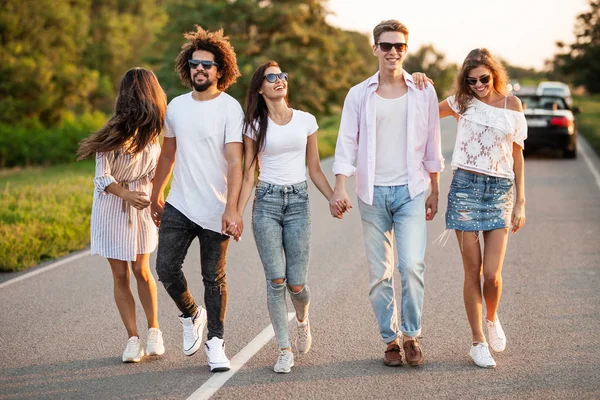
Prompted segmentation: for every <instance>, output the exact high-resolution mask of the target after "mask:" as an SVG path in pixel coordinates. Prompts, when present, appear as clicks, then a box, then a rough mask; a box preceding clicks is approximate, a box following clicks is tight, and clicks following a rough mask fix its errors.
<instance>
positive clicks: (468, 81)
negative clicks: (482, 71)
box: [467, 75, 492, 86]
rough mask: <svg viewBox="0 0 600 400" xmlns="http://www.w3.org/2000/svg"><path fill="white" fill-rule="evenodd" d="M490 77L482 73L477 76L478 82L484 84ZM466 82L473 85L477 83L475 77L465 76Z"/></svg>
mask: <svg viewBox="0 0 600 400" xmlns="http://www.w3.org/2000/svg"><path fill="white" fill-rule="evenodd" d="M490 79H492V77H491V76H490V75H482V76H480V77H479V82H481V83H483V84H484V85H485V84H486V83H489V82H490ZM467 83H468V84H469V85H471V86H475V85H477V78H471V77H467Z"/></svg>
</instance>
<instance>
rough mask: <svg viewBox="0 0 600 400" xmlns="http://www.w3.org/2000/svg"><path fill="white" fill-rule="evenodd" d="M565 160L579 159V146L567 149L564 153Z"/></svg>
mask: <svg viewBox="0 0 600 400" xmlns="http://www.w3.org/2000/svg"><path fill="white" fill-rule="evenodd" d="M563 157H564V158H577V145H575V146H573V149H572V150H570V149H565V150H564V152H563Z"/></svg>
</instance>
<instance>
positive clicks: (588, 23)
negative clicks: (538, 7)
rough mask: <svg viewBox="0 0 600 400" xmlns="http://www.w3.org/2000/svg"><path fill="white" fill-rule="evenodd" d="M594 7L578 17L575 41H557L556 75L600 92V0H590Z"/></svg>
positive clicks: (591, 5) (593, 91)
mask: <svg viewBox="0 0 600 400" xmlns="http://www.w3.org/2000/svg"><path fill="white" fill-rule="evenodd" d="M590 7H591V10H590V11H588V12H585V13H582V14H579V15H578V16H577V19H576V20H575V37H576V40H575V43H572V44H569V45H567V44H565V43H563V42H557V43H556V45H557V46H558V48H559V53H558V54H556V55H555V56H554V60H553V69H554V71H553V74H554V76H557V75H558V76H561V75H562V76H564V77H565V78H566V79H567V80H570V81H571V82H572V83H573V84H575V85H581V86H584V87H585V88H586V89H587V91H588V92H590V93H600V80H599V79H598V76H600V0H590Z"/></svg>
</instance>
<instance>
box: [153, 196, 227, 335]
mask: <svg viewBox="0 0 600 400" xmlns="http://www.w3.org/2000/svg"><path fill="white" fill-rule="evenodd" d="M196 237H197V238H198V240H199V241H200V266H201V268H202V281H203V283H204V306H205V307H206V316H207V320H208V321H207V325H208V335H207V337H208V340H210V339H212V338H213V337H215V336H216V337H218V338H219V339H223V332H224V324H225V312H226V310H227V280H226V276H225V275H226V272H225V269H226V266H227V246H228V244H229V236H226V235H221V234H220V233H217V232H214V231H211V230H208V229H204V228H202V227H201V226H200V225H197V224H196V223H194V222H192V221H191V220H190V219H188V218H187V217H186V216H185V215H183V214H182V213H181V212H180V211H179V210H177V209H176V208H175V207H173V206H172V205H170V204H169V203H166V204H165V210H164V213H163V215H162V219H161V223H160V228H159V230H158V252H157V255H156V273H157V274H158V280H159V281H160V282H161V283H162V284H163V286H164V287H165V289H166V290H167V293H169V296H171V298H172V299H173V301H174V302H175V304H176V305H177V308H179V310H180V311H181V313H182V314H183V316H184V317H186V318H189V317H192V316H194V315H195V314H196V311H197V309H198V306H197V305H196V302H195V301H194V298H193V296H192V294H191V293H190V291H189V289H188V285H187V280H186V278H185V274H184V273H183V260H184V259H185V256H186V255H187V252H188V249H189V247H190V245H191V244H192V241H193V240H194V239H195V238H196Z"/></svg>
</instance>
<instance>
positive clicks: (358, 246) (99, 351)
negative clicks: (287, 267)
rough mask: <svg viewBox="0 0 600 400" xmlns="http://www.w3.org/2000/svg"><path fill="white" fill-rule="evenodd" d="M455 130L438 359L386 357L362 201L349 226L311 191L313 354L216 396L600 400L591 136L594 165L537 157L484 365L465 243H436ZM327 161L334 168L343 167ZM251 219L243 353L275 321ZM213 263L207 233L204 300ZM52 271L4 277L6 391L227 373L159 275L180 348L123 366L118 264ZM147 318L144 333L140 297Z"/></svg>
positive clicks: (189, 262)
mask: <svg viewBox="0 0 600 400" xmlns="http://www.w3.org/2000/svg"><path fill="white" fill-rule="evenodd" d="M442 127H443V147H444V156H445V158H446V170H445V171H444V172H443V174H442V183H441V187H442V196H441V198H440V214H438V216H437V217H436V218H435V220H434V221H433V222H431V223H429V225H428V235H429V237H428V243H429V244H428V250H427V258H426V262H427V271H426V292H425V306H424V315H423V335H422V337H421V344H422V347H423V349H424V353H425V365H424V366H422V367H418V368H409V367H400V368H389V367H386V366H384V365H383V363H382V356H383V350H384V346H383V344H382V343H381V340H380V338H379V335H378V331H377V328H376V324H375V318H374V315H373V312H372V310H371V306H370V303H369V300H368V296H367V293H368V292H367V270H366V261H365V256H364V250H363V244H362V237H361V227H360V220H359V213H358V208H357V206H356V204H355V206H356V207H355V209H354V210H352V212H351V213H350V214H347V216H346V218H344V219H343V220H342V221H338V220H334V219H332V218H331V217H330V216H329V214H328V213H329V212H328V208H327V203H326V201H325V199H324V198H323V197H322V196H321V195H320V194H319V193H318V192H317V190H316V189H315V188H314V186H313V185H310V195H311V211H312V228H313V229H312V255H311V265H310V271H309V284H310V287H311V291H312V294H313V298H312V304H311V312H310V315H311V325H312V330H313V337H314V342H313V347H312V349H311V351H310V353H308V354H306V355H303V356H299V357H297V358H296V366H295V367H294V368H293V370H292V373H290V374H288V375H278V374H275V373H273V371H272V366H273V364H274V362H275V361H276V356H277V353H276V344H275V341H274V340H273V339H271V340H270V341H269V342H268V343H267V344H266V346H264V347H263V348H261V349H259V350H258V352H257V353H256V354H255V355H254V356H253V357H252V358H250V359H249V361H248V362H247V363H246V364H245V365H243V366H242V367H241V369H240V370H239V371H238V372H237V373H236V374H234V375H232V376H231V378H230V379H229V380H227V381H226V382H225V383H224V385H223V386H222V387H220V388H219V389H218V390H217V391H216V393H215V394H214V398H222V399H280V398H297V399H309V398H310V399H313V398H314V399H348V398H350V399H354V398H360V399H380V398H461V399H462V398H494V399H495V398H506V399H509V398H510V399H512V398H532V399H533V398H535V399H548V398H556V399H558V398H577V399H598V398H600V334H599V332H600V312H598V310H599V308H600V290H599V288H600V240H599V238H600V186H598V185H600V182H599V181H600V180H599V179H598V177H595V176H594V175H593V174H592V172H591V169H590V166H589V165H588V163H589V164H591V165H593V166H594V167H595V168H596V169H597V170H600V162H599V161H598V158H597V157H596V156H593V158H592V159H590V156H591V153H590V151H589V149H588V148H587V146H585V143H583V144H582V147H581V149H582V150H584V151H586V149H588V150H587V153H588V154H589V155H588V159H589V160H588V161H587V162H586V160H585V158H584V157H582V154H580V155H579V157H578V158H577V160H563V159H559V158H554V157H552V156H551V155H541V156H536V157H533V158H528V159H527V161H526V188H527V201H528V203H527V209H526V211H527V224H526V226H525V227H524V228H523V229H522V230H521V231H520V232H519V233H518V234H516V235H511V237H510V239H509V248H508V254H507V257H506V261H505V265H504V274H503V276H504V291H503V296H502V300H501V304H500V309H499V315H500V316H501V320H502V322H503V325H504V329H505V331H506V333H507V337H508V345H507V349H506V351H505V352H504V353H502V354H500V355H497V356H496V357H495V358H496V362H497V363H498V367H497V368H496V369H495V370H485V369H480V368H477V367H475V366H474V365H473V364H472V363H471V361H470V358H469V357H468V354H467V353H468V349H469V345H470V330H469V326H468V323H467V319H466V316H465V312H464V308H463V303H462V265H461V261H460V257H459V252H458V246H457V244H456V239H455V238H454V237H450V239H449V240H448V242H447V244H446V245H445V246H441V245H438V244H433V243H432V242H433V241H434V240H435V239H436V238H437V237H438V236H439V235H440V234H441V233H442V232H443V230H444V226H443V212H444V211H445V208H446V193H447V189H448V186H449V182H450V177H451V170H450V167H449V165H450V159H451V152H452V146H453V143H454V136H455V123H454V122H453V121H452V120H450V119H445V120H443V121H442ZM323 166H324V169H325V170H326V171H330V170H331V160H324V161H323ZM329 176H330V178H331V181H332V182H333V177H332V176H331V174H330V175H329ZM351 182H353V180H351ZM351 190H352V191H353V190H354V189H353V187H352V188H351ZM352 198H353V199H355V196H352ZM249 214H250V210H249V209H248V210H247V212H246V216H245V217H246V218H245V221H246V227H247V232H246V233H245V234H244V236H243V239H242V241H241V242H240V243H232V244H231V245H230V252H229V256H228V278H227V279H228V284H229V307H228V313H227V325H226V337H225V339H226V345H227V354H228V355H229V357H230V358H233V357H234V356H236V354H238V353H239V352H240V351H241V350H242V349H244V348H245V347H246V346H247V345H248V343H250V342H251V341H252V340H253V339H254V338H255V337H256V336H257V335H259V333H261V332H262V331H263V330H264V329H265V327H267V326H268V325H269V324H270V321H269V317H268V314H267V308H266V299H265V296H266V295H265V280H264V274H263V271H262V267H261V264H260V262H259V258H258V254H257V251H256V247H255V245H254V239H253V237H252V234H251V230H250V221H249ZM198 260H199V249H198V245H197V242H195V243H194V244H192V247H191V250H190V252H189V254H188V257H187V259H186V262H185V271H186V274H187V277H188V280H189V282H190V286H191V289H192V291H193V293H194V295H195V296H196V298H197V299H198V300H199V301H201V299H202V291H203V287H202V283H201V275H200V268H199V263H198ZM152 266H153V267H154V261H152ZM38 271H43V272H42V273H39V274H37V275H35V276H27V275H25V276H21V280H20V281H17V282H14V283H11V284H7V282H10V281H6V282H5V283H4V284H3V286H2V285H0V313H1V318H0V321H1V323H0V399H13V398H35V399H59V398H60V399H62V398H86V399H107V398H120V399H186V398H188V397H189V396H190V395H192V394H193V393H194V392H195V391H196V390H198V389H199V388H200V387H202V385H204V384H205V383H207V381H208V380H209V379H210V378H211V377H212V376H213V374H211V373H210V372H209V369H208V366H207V364H206V357H205V355H204V352H203V351H199V352H198V353H197V354H196V355H194V356H192V357H186V356H185V355H184V354H183V352H182V351H181V327H180V324H179V321H178V320H177V310H176V307H175V306H174V304H173V303H172V301H171V300H170V298H169V297H168V296H167V294H166V292H165V290H164V289H163V288H162V286H160V284H159V288H158V289H159V312H160V316H159V322H160V324H161V329H162V331H163V333H164V337H165V344H166V354H165V355H164V356H163V357H159V358H151V359H149V358H146V359H144V361H143V362H142V363H140V364H122V363H121V362H120V356H121V352H122V350H123V347H124V345H125V341H126V339H127V337H126V333H125V330H124V328H123V326H122V324H121V321H120V319H119V316H118V313H117V310H116V307H115V305H114V301H113V298H112V279H111V273H110V268H109V266H108V263H107V262H106V260H104V259H103V258H101V257H91V256H82V257H79V258H77V259H74V260H70V261H67V262H65V263H64V264H63V265H60V266H59V267H56V268H53V269H50V270H47V271H44V270H38ZM13 277H14V276H8V275H5V276H4V280H6V279H9V278H13ZM396 277H397V278H398V275H397V274H396ZM397 283H398V282H397ZM134 286H135V285H134ZM397 286H398V285H397ZM398 293H399V288H398ZM289 310H290V311H291V310H292V307H291V304H290V306H289ZM138 323H139V326H140V327H143V326H145V318H144V316H143V312H142V309H141V307H140V306H139V305H138ZM291 326H293V325H291ZM141 331H143V329H142V330H141ZM238 358H239V356H238ZM208 382H209V383H210V382H212V381H208ZM205 386H206V385H205ZM196 394H199V392H196Z"/></svg>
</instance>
